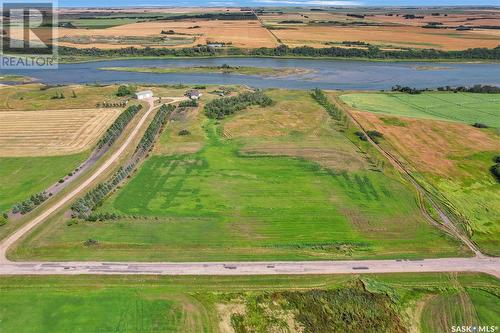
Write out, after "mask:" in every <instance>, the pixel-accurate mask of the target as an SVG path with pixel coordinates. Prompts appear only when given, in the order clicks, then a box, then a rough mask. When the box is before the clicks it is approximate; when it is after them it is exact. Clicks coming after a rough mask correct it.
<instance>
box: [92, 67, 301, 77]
mask: <svg viewBox="0 0 500 333" xmlns="http://www.w3.org/2000/svg"><path fill="white" fill-rule="evenodd" d="M100 69H101V70H105V71H120V72H137V73H158V74H165V73H227V74H241V75H258V76H275V77H284V76H290V75H302V74H308V73H310V72H311V70H307V69H302V68H272V67H250V66H231V67H222V66H197V67H104V68H100Z"/></svg>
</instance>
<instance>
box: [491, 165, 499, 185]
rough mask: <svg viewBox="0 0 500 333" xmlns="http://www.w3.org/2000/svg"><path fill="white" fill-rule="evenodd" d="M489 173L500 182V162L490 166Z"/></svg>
mask: <svg viewBox="0 0 500 333" xmlns="http://www.w3.org/2000/svg"><path fill="white" fill-rule="evenodd" d="M490 171H491V173H492V174H493V176H495V178H496V179H497V181H498V182H500V163H497V164H495V165H494V166H492V167H491V168H490Z"/></svg>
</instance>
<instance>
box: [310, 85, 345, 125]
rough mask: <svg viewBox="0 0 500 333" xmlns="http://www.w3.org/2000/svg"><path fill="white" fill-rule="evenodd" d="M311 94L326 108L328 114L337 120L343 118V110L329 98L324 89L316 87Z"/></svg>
mask: <svg viewBox="0 0 500 333" xmlns="http://www.w3.org/2000/svg"><path fill="white" fill-rule="evenodd" d="M311 95H312V97H313V98H314V99H315V100H316V102H318V103H319V104H320V105H321V106H322V107H324V108H325V110H326V112H328V114H330V116H331V117H332V118H333V119H335V120H337V121H340V120H341V119H342V111H340V110H339V108H337V106H336V105H334V104H332V103H331V102H330V101H329V100H328V97H327V96H326V95H325V93H324V92H323V90H321V89H318V88H316V89H314V90H313V92H312V94H311Z"/></svg>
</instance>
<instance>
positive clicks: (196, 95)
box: [186, 89, 203, 99]
mask: <svg viewBox="0 0 500 333" xmlns="http://www.w3.org/2000/svg"><path fill="white" fill-rule="evenodd" d="M202 95H203V94H202V93H201V92H200V91H199V90H197V89H193V90H188V91H187V92H186V96H187V97H189V98H191V99H199V98H200V97H201V96H202Z"/></svg>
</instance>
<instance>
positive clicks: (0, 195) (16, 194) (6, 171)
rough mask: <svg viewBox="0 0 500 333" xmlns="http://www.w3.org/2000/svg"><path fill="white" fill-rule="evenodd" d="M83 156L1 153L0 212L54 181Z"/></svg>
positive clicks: (75, 164) (69, 169)
mask: <svg viewBox="0 0 500 333" xmlns="http://www.w3.org/2000/svg"><path fill="white" fill-rule="evenodd" d="M86 156H87V154H86V153H80V154H76V155H67V156H50V157H0V189H2V190H1V191H0V212H3V211H6V210H8V209H9V208H11V207H12V205H13V204H15V203H17V202H19V201H22V200H25V199H27V198H28V197H29V196H30V195H32V194H35V193H38V192H40V191H43V190H44V189H46V188H47V187H48V186H50V185H52V184H54V183H55V182H57V180H58V179H60V178H61V177H63V176H64V175H66V174H67V173H68V172H70V171H72V170H74V169H75V168H76V167H77V166H78V165H79V164H80V163H81V162H82V161H83V160H84V159H85V157H86Z"/></svg>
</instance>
